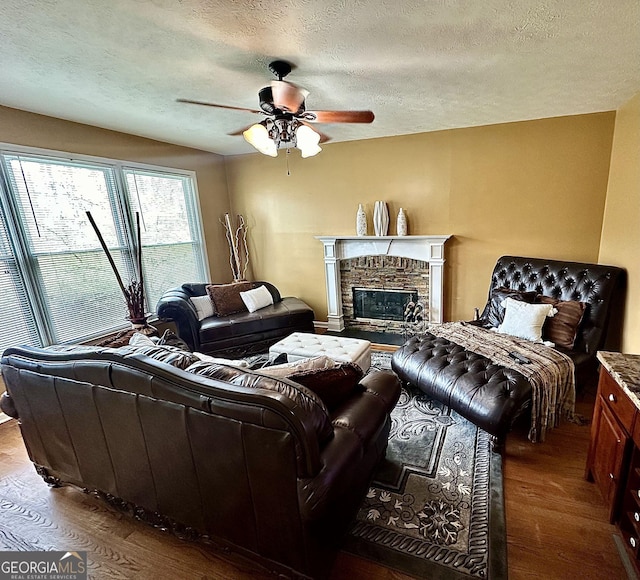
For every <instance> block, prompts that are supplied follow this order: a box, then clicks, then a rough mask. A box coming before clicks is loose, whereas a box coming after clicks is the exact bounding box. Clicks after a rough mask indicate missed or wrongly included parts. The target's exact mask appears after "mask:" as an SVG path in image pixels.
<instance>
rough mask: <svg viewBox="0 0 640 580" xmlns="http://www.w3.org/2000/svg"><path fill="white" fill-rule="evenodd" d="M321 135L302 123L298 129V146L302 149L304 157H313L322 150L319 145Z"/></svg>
mask: <svg viewBox="0 0 640 580" xmlns="http://www.w3.org/2000/svg"><path fill="white" fill-rule="evenodd" d="M319 141H320V135H318V133H316V132H315V131H314V130H313V129H312V128H311V127H308V126H307V125H300V126H299V127H298V128H297V129H296V147H297V148H298V149H300V155H301V156H302V157H313V156H314V155H317V154H318V153H320V151H322V148H321V147H320V146H319V145H318V142H319Z"/></svg>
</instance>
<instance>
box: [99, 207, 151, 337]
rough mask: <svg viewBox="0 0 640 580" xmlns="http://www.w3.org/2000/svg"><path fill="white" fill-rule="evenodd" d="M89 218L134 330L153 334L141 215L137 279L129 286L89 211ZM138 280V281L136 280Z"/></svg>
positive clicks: (136, 265) (137, 226) (137, 242)
mask: <svg viewBox="0 0 640 580" xmlns="http://www.w3.org/2000/svg"><path fill="white" fill-rule="evenodd" d="M87 218H89V222H90V223H91V226H92V227H93V229H94V231H95V232H96V235H97V236H98V241H99V242H100V246H101V247H102V250H103V251H104V253H105V255H106V256H107V259H108V260H109V264H110V265H111V269H112V270H113V273H114V274H115V276H116V280H117V281H118V286H120V290H121V291H122V295H123V296H124V300H125V303H126V306H127V311H128V313H129V316H128V317H127V318H128V319H129V320H130V321H131V324H132V326H133V327H134V328H139V329H151V332H153V331H155V329H154V328H153V327H150V326H148V325H147V318H148V314H147V312H146V309H145V296H144V277H143V276H144V275H143V270H142V240H141V233H140V214H139V213H138V212H136V255H135V260H134V267H135V270H136V271H135V277H134V278H132V279H131V280H130V281H129V283H128V284H125V283H124V282H123V280H122V276H120V272H118V268H117V267H116V263H115V261H114V259H113V256H112V255H111V252H110V251H109V248H108V247H107V244H106V242H105V241H104V238H103V236H102V233H101V232H100V229H99V228H98V226H97V224H96V222H95V220H94V219H93V216H92V215H91V212H90V211H87ZM136 278H137V279H136Z"/></svg>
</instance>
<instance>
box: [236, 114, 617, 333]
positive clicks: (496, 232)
mask: <svg viewBox="0 0 640 580" xmlns="http://www.w3.org/2000/svg"><path fill="white" fill-rule="evenodd" d="M614 121H615V113H614V112H607V113H598V114H591V115H579V116H570V117H559V118H553V119H542V120H536V121H528V122H520V123H508V124H501V125H491V126H485V127H475V128H468V129H456V130H449V131H439V132H433V133H422V134H418V135H408V136H399V137H389V138H383V139H371V140H365V141H354V142H345V143H335V144H332V143H328V144H325V145H324V146H323V151H322V152H321V153H320V154H319V155H318V156H316V157H313V158H309V159H301V158H300V156H299V152H298V151H297V150H293V151H292V152H291V154H290V155H289V165H290V169H291V175H290V176H287V169H286V157H287V156H286V153H285V152H284V151H281V152H280V154H279V156H278V158H276V159H273V158H271V157H266V156H264V155H260V154H251V155H242V156H233V157H228V158H227V162H226V166H227V181H228V187H229V195H230V198H231V200H232V206H233V211H234V213H242V214H243V215H244V216H245V218H246V219H247V222H248V223H249V225H250V233H249V243H250V249H251V255H252V264H253V267H252V269H253V275H254V277H255V278H256V279H265V280H269V281H271V282H273V283H275V284H276V285H277V286H278V287H279V288H280V290H281V292H282V293H283V294H284V295H297V296H299V297H301V298H303V299H304V300H305V301H307V302H308V303H309V304H310V305H311V306H312V307H313V308H314V310H315V312H316V319H317V320H326V315H327V307H326V294H325V277H324V266H323V257H322V245H321V244H320V242H319V241H317V240H315V239H314V236H316V235H354V234H355V214H356V210H357V207H358V203H363V204H364V206H365V209H366V210H367V213H368V218H369V228H370V232H369V233H372V226H371V218H372V212H373V204H374V201H375V200H378V199H380V200H385V201H387V202H388V204H389V209H390V214H391V216H392V219H391V227H390V233H391V234H394V233H395V215H396V214H397V211H398V209H399V208H400V207H403V208H404V209H405V210H406V212H407V215H408V221H409V233H410V234H422V235H427V234H433V235H435V234H453V235H454V236H455V237H454V238H453V239H452V240H450V241H449V242H447V246H446V259H447V263H446V272H445V312H444V316H445V319H447V320H457V319H468V318H470V317H471V316H472V315H473V308H474V306H482V305H484V302H485V300H486V293H487V289H488V284H489V278H490V274H491V270H492V268H493V265H494V263H495V261H496V259H497V258H498V257H499V256H501V255H503V254H516V255H525V256H538V257H548V258H558V259H567V260H584V261H590V262H597V261H598V253H599V248H600V232H601V230H602V216H603V211H604V205H605V196H606V191H607V180H608V171H609V159H610V154H611V143H612V138H613V128H614ZM323 130H324V131H326V132H327V133H328V134H331V127H330V126H327V127H326V128H323Z"/></svg>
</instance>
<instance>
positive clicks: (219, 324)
mask: <svg viewBox="0 0 640 580" xmlns="http://www.w3.org/2000/svg"><path fill="white" fill-rule="evenodd" d="M307 324H308V325H310V326H311V325H312V324H313V310H311V309H310V308H309V306H308V305H307V304H305V303H304V302H303V301H302V300H300V299H298V298H292V297H287V298H283V299H282V300H281V301H280V302H276V303H275V304H272V305H271V306H267V307H266V308H261V309H260V310H256V311H255V312H247V311H246V310H245V311H244V312H238V313H236V314H233V315H231V316H229V317H216V316H214V317H212V318H207V319H206V320H203V321H202V324H201V325H200V342H201V343H202V344H205V343H215V342H218V341H221V340H224V339H229V338H236V337H240V336H247V335H252V334H255V333H267V332H269V331H272V330H278V329H280V328H284V329H286V328H292V329H298V328H302V327H304V326H305V325H307ZM292 332H293V331H292ZM289 334H290V333H289Z"/></svg>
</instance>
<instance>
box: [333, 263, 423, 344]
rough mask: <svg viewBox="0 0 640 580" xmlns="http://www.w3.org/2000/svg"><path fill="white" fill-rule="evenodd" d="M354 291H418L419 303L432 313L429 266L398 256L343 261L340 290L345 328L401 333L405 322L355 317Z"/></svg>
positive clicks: (341, 264)
mask: <svg viewBox="0 0 640 580" xmlns="http://www.w3.org/2000/svg"><path fill="white" fill-rule="evenodd" d="M353 288H371V289H375V290H417V292H418V301H419V302H421V303H422V304H423V305H424V308H425V311H424V317H425V319H426V320H428V317H429V313H428V308H429V264H428V263H427V262H423V261H422V260H413V259H411V258H398V257H395V256H363V257H359V258H351V259H348V260H341V261H340V291H341V293H342V312H343V314H344V324H345V327H346V328H356V329H358V330H365V331H370V332H390V333H395V334H402V333H403V331H404V330H405V329H404V323H403V322H398V321H395V320H380V321H366V322H365V321H362V320H356V319H355V318H354V316H353Z"/></svg>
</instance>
